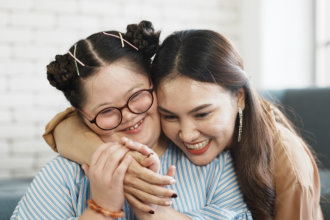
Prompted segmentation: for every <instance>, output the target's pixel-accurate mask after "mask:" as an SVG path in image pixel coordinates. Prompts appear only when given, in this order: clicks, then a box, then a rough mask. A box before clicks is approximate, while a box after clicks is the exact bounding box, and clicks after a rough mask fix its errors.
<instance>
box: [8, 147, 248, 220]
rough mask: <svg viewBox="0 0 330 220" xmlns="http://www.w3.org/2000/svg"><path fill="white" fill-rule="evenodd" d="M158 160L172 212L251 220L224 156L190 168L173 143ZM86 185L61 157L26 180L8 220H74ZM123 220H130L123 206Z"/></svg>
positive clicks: (73, 165) (84, 203)
mask: <svg viewBox="0 0 330 220" xmlns="http://www.w3.org/2000/svg"><path fill="white" fill-rule="evenodd" d="M160 160H161V164H162V167H161V170H160V173H161V174H166V173H167V169H168V167H169V166H170V165H175V166H176V177H175V178H176V180H177V181H176V183H175V184H174V185H171V186H169V187H170V188H172V189H173V190H175V191H176V192H177V194H178V197H177V198H176V199H173V200H172V201H173V205H172V207H173V208H174V209H176V210H178V211H180V212H182V213H184V214H186V215H188V216H190V217H191V218H192V219H252V216H251V213H250V212H249V210H248V209H247V206H246V204H245V203H244V201H243V197H242V194H241V192H240V190H239V187H238V184H237V180H236V176H235V172H234V169H233V164H232V159H231V156H230V154H229V152H223V153H221V154H219V155H218V156H217V157H216V158H215V159H214V160H213V161H212V162H211V163H209V164H207V165H205V166H196V165H194V164H193V163H192V162H190V161H189V159H188V158H187V157H186V156H185V155H184V153H183V152H182V151H181V150H180V149H179V148H177V147H176V146H175V145H174V144H170V145H169V147H168V149H167V150H166V151H165V153H164V155H163V156H162V157H161V158H160ZM89 198H90V191H89V180H88V178H87V177H86V176H85V174H84V171H83V170H82V169H81V167H80V166H79V164H77V163H74V162H72V161H70V160H68V159H65V158H63V157H61V156H58V157H56V158H55V159H53V160H52V161H50V162H49V163H47V164H46V165H45V166H44V167H43V168H42V169H41V171H40V172H39V173H38V174H37V176H36V177H35V178H34V180H33V181H32V183H31V185H30V186H29V188H28V190H27V191H26V193H25V195H24V196H23V198H22V199H21V201H20V202H19V203H18V205H17V207H16V209H15V211H14V213H13V215H12V217H11V219H12V220H14V219H76V218H78V217H79V216H80V215H81V214H82V213H83V212H84V211H85V210H86V209H87V199H89ZM124 210H125V219H136V217H135V216H134V213H133V211H132V209H131V207H129V205H128V204H127V202H125V205H124Z"/></svg>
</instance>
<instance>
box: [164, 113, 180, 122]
mask: <svg viewBox="0 0 330 220" xmlns="http://www.w3.org/2000/svg"><path fill="white" fill-rule="evenodd" d="M161 117H162V118H163V119H165V120H168V121H174V120H177V119H178V116H176V115H164V114H161Z"/></svg>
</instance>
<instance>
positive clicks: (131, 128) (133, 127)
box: [126, 119, 143, 130]
mask: <svg viewBox="0 0 330 220" xmlns="http://www.w3.org/2000/svg"><path fill="white" fill-rule="evenodd" d="M142 122H143V119H142V120H141V121H139V122H138V123H136V125H134V126H132V127H129V128H127V129H126V130H134V129H136V128H137V127H139V125H140V124H141V123H142Z"/></svg>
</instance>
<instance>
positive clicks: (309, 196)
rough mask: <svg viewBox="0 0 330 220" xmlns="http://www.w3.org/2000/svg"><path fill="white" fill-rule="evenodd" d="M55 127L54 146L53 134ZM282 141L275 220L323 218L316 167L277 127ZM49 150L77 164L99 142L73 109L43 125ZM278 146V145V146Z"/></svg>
mask: <svg viewBox="0 0 330 220" xmlns="http://www.w3.org/2000/svg"><path fill="white" fill-rule="evenodd" d="M58 124H60V126H58V127H57V129H56V132H57V133H58V134H57V135H56V136H57V138H58V139H60V138H61V139H62V140H57V142H58V143H59V142H60V145H59V146H57V145H56V143H55V138H54V135H53V132H54V130H55V127H56V126H57V125H58ZM278 130H279V133H280V136H281V138H282V139H283V141H282V142H279V141H277V142H276V143H275V148H274V151H275V174H274V183H275V190H276V202H275V219H278V220H303V219H306V220H319V219H323V216H322V211H321V207H320V188H321V186H320V178H319V173H318V169H317V165H316V163H315V160H314V159H313V156H312V154H311V152H310V151H309V149H308V148H307V146H306V145H305V144H304V143H303V142H302V140H301V139H300V138H299V137H297V136H296V135H294V134H293V133H292V132H291V131H289V130H288V129H286V128H285V127H284V126H282V125H280V124H278ZM43 137H44V139H45V140H46V142H47V143H48V144H49V145H50V146H51V148H52V149H53V150H54V151H56V152H59V153H60V154H61V155H63V156H65V157H67V158H69V159H71V160H74V161H76V162H78V163H87V162H88V161H89V158H90V156H91V155H92V152H93V151H94V150H95V148H96V147H98V146H99V145H100V144H101V143H102V142H101V140H100V139H98V137H97V135H96V134H94V133H93V132H92V131H91V130H89V129H88V128H87V127H86V126H84V124H83V122H81V121H80V120H79V119H78V116H77V115H76V114H75V112H74V109H73V108H68V109H67V110H66V111H64V112H61V113H59V114H58V115H56V116H55V117H54V118H53V119H52V120H51V121H50V122H49V123H48V125H47V126H46V131H45V133H44V135H43ZM281 143H282V144H281Z"/></svg>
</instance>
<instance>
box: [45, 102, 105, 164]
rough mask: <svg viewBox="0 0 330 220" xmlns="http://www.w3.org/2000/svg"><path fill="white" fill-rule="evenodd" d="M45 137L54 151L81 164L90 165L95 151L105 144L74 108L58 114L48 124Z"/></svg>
mask: <svg viewBox="0 0 330 220" xmlns="http://www.w3.org/2000/svg"><path fill="white" fill-rule="evenodd" d="M43 137H44V139H45V141H46V142H47V143H48V145H49V146H50V147H51V148H52V149H53V150H54V151H56V152H58V153H60V154H61V155H62V156H64V157H66V158H68V159H70V160H72V161H75V162H77V163H79V164H83V163H87V164H89V161H90V158H91V156H92V154H93V153H94V151H95V150H96V149H97V147H99V146H100V145H101V144H103V142H102V140H101V139H100V138H99V136H97V134H95V133H94V132H93V131H91V130H90V129H89V128H88V127H87V126H86V125H85V124H84V123H83V122H82V121H81V119H80V118H79V117H78V115H77V113H76V112H75V110H74V108H68V109H67V110H65V111H63V112H61V113H59V114H57V115H56V116H55V117H54V118H53V119H52V120H51V121H50V122H49V123H48V124H47V126H46V130H45V133H44V134H43Z"/></svg>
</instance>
